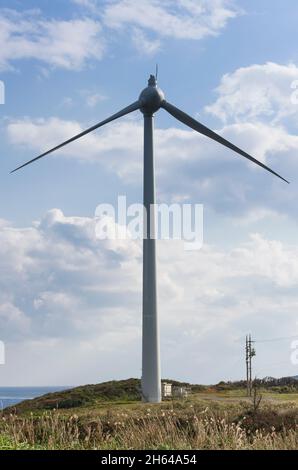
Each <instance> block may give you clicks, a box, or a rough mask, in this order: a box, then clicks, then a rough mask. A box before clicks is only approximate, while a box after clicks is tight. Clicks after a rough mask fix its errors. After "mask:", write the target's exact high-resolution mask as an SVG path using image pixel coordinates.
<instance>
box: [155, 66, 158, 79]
mask: <svg viewBox="0 0 298 470" xmlns="http://www.w3.org/2000/svg"><path fill="white" fill-rule="evenodd" d="M157 76H158V64H156V67H155V80H156V81H157Z"/></svg>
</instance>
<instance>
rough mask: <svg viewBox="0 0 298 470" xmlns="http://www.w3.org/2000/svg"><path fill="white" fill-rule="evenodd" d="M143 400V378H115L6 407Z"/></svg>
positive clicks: (198, 387)
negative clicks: (141, 379)
mask: <svg viewBox="0 0 298 470" xmlns="http://www.w3.org/2000/svg"><path fill="white" fill-rule="evenodd" d="M170 382H171V383H172V384H173V385H187V386H190V384H188V383H185V382H178V381H175V380H171V381H170ZM191 387H192V390H193V391H200V390H204V389H205V387H203V386H201V385H193V386H191ZM140 401H141V381H140V379H127V380H112V381H110V382H103V383H100V384H95V385H82V386H80V387H75V388H72V389H68V390H64V391H59V392H54V393H48V394H46V395H43V396H41V397H38V398H34V399H32V400H25V401H23V402H21V403H19V404H18V405H15V406H13V407H10V408H6V409H5V414H7V413H10V412H11V411H13V412H17V413H22V412H26V411H37V410H52V409H59V410H62V409H70V408H86V407H88V408H90V407H94V406H100V405H106V404H107V403H111V404H113V403H114V404H116V403H117V404H118V405H119V404H120V403H123V404H124V403H131V402H140Z"/></svg>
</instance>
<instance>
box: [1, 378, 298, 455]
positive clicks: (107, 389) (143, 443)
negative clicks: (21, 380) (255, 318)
mask: <svg viewBox="0 0 298 470" xmlns="http://www.w3.org/2000/svg"><path fill="white" fill-rule="evenodd" d="M172 382H173V381H172ZM222 385H223V384H221V386H222ZM244 392H245V390H244V389H243V388H239V389H236V388H232V391H231V388H230V389H229V390H227V387H226V386H225V387H224V391H223V390H217V391H216V388H215V387H199V386H198V388H196V389H195V391H193V393H192V394H191V395H190V396H189V397H187V398H184V399H180V400H174V401H173V400H168V401H165V402H163V403H162V404H158V405H150V406H149V405H148V404H144V403H141V402H140V401H139V399H140V383H139V381H138V380H136V379H129V380H127V381H120V382H116V381H115V382H107V383H104V384H99V385H88V386H86V387H77V388H75V389H72V390H68V391H65V392H58V393H56V394H49V395H45V396H44V397H41V398H38V399H35V400H31V401H27V402H23V403H22V404H20V405H18V406H16V407H14V408H10V409H6V410H4V412H3V413H2V416H0V449H2V450H5V449H7V450H8V449H36V450H38V449H162V450H163V449H164V450H166V449H186V450H187V449H224V450H229V449H239V450H240V449H288V450H291V449H293V450H294V449H297V447H298V434H297V431H298V401H293V400H287V401H283V400H282V401H281V400H280V399H279V400H277V399H274V400H273V399H272V397H273V396H275V397H277V396H280V395H279V394H278V393H275V395H274V393H273V392H272V390H270V393H268V391H267V395H266V393H265V394H263V393H262V394H261V393H260V389H259V388H257V386H256V387H255V388H254V394H253V397H252V398H251V399H247V398H245V393H244ZM289 396H291V397H292V398H293V399H294V400H295V395H294V394H291V393H290V394H289ZM268 397H270V398H268Z"/></svg>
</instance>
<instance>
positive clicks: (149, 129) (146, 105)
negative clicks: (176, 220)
mask: <svg viewBox="0 0 298 470" xmlns="http://www.w3.org/2000/svg"><path fill="white" fill-rule="evenodd" d="M160 108H162V109H164V110H166V111H167V112H168V113H170V114H171V115H172V116H174V117H175V118H176V119H178V121H180V122H182V123H183V124H186V126H188V127H190V128H191V129H193V130H195V131H197V132H199V133H200V134H203V135H205V136H207V137H209V138H210V139H212V140H215V141H216V142H218V143H220V144H222V145H224V146H225V147H228V148H229V149H231V150H233V151H234V152H236V153H238V154H239V155H241V156H242V157H245V158H247V159H248V160H250V161H251V162H253V163H255V164H257V165H259V166H260V167H262V168H264V169H265V170H267V171H269V172H270V173H272V174H273V175H275V176H277V177H278V178H281V179H282V180H283V181H285V182H287V183H288V181H287V180H285V179H284V178H283V177H282V176H280V175H279V174H278V173H276V172H275V171H273V170H271V168H269V167H268V166H266V165H264V163H262V162H260V161H258V160H256V159H255V158H254V157H252V156H251V155H249V154H248V153H246V152H244V151H243V150H241V149H240V148H238V147H236V145H234V144H232V143H231V142H229V141H228V140H226V139H224V138H223V137H221V136H220V135H218V134H216V133H215V132H213V131H212V130H211V129H208V127H206V126H204V125H203V124H201V123H200V122H198V121H196V120H195V119H193V118H192V117H191V116H189V115H188V114H186V113H184V112H183V111H181V110H180V109H178V108H176V107H175V106H173V105H172V104H170V103H169V102H168V101H166V100H165V96H164V93H163V92H162V90H161V89H160V88H158V87H157V79H156V76H154V75H150V78H149V80H148V86H147V87H146V88H145V89H144V90H143V91H142V92H141V94H140V96H139V99H138V100H137V101H135V102H134V103H132V104H130V105H129V106H127V107H126V108H124V109H122V110H121V111H119V112H117V113H116V114H113V115H112V116H110V117H109V118H107V119H105V120H104V121H101V122H99V123H98V124H95V125H94V126H92V127H90V128H89V129H86V130H85V131H83V132H81V133H80V134H77V135H75V136H74V137H71V138H70V139H68V140H66V141H65V142H63V143H61V144H59V145H57V146H56V147H54V148H52V149H50V150H48V151H46V152H44V153H42V154H41V155H39V156H38V157H36V158H33V159H32V160H30V161H28V162H27V163H24V164H23V165H21V166H19V167H18V168H16V169H15V170H13V171H12V172H11V173H14V172H15V171H17V170H20V169H21V168H23V167H25V166H27V165H29V164H30V163H33V162H35V161H36V160H39V159H40V158H42V157H45V156H46V155H48V154H50V153H52V152H54V151H55V150H58V149H60V148H62V147H64V146H65V145H67V144H70V143H71V142H74V141H75V140H77V139H79V138H81V137H83V136H84V135H87V134H89V133H90V132H92V131H94V130H96V129H98V128H99V127H102V126H104V125H105V124H108V123H109V122H112V121H114V120H115V119H118V118H120V117H122V116H125V115H126V114H129V113H131V112H133V111H136V110H140V111H141V112H142V113H143V115H144V207H145V209H146V211H145V216H144V217H145V219H144V237H143V339H142V397H143V400H144V401H147V402H152V403H158V402H160V401H161V378H160V352H159V325H158V313H157V292H156V249H155V179H154V155H153V117H154V113H155V112H156V111H158V110H159V109H160Z"/></svg>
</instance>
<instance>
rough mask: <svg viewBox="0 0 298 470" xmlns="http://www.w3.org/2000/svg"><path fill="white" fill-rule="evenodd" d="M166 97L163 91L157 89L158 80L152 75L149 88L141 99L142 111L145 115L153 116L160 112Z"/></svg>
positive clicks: (143, 92)
mask: <svg viewBox="0 0 298 470" xmlns="http://www.w3.org/2000/svg"><path fill="white" fill-rule="evenodd" d="M164 100H165V95H164V93H163V91H162V90H161V89H160V88H158V87H157V83H156V78H155V76H154V75H150V78H149V80H148V86H147V88H144V90H143V91H142V93H141V94H140V97H139V103H140V110H141V112H142V113H143V114H145V115H149V116H151V115H152V114H153V113H155V112H156V111H158V110H159V108H160V107H161V105H162V103H163V101H164Z"/></svg>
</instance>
